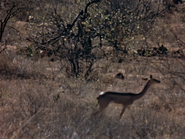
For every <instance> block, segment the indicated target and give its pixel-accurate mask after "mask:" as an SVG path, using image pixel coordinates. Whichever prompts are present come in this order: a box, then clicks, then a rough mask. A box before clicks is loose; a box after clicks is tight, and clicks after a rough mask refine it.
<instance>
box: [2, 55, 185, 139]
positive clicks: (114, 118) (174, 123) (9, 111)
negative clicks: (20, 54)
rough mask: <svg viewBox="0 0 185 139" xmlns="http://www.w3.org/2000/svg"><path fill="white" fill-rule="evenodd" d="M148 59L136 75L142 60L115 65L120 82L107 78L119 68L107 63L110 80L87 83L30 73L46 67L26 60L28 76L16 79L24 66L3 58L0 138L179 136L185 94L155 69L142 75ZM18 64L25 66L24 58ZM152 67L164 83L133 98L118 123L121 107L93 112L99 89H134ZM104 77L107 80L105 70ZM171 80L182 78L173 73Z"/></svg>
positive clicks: (138, 88) (139, 85)
mask: <svg viewBox="0 0 185 139" xmlns="http://www.w3.org/2000/svg"><path fill="white" fill-rule="evenodd" d="M1 58H2V57H1ZM3 58H5V56H3ZM15 58H16V57H15ZM148 60H149V59H148ZM152 60H153V59H151V60H149V61H148V63H147V65H148V66H146V67H145V68H144V69H142V70H138V71H140V72H141V74H140V75H137V74H136V73H137V72H136V71H135V70H134V69H140V68H142V67H143V65H145V64H144V63H145V62H143V64H139V65H138V64H137V62H136V63H135V62H130V63H129V64H128V65H126V64H124V63H122V64H123V67H122V66H118V67H119V68H123V69H124V70H125V73H126V74H125V79H124V80H119V79H116V78H114V77H113V76H111V78H110V77H109V76H110V75H109V74H111V75H114V73H116V72H117V70H115V71H113V67H115V65H116V64H115V65H114V64H110V65H109V66H108V65H107V66H106V67H107V72H108V71H109V72H110V73H109V74H108V75H107V79H106V80H108V81H106V80H105V79H103V80H97V81H85V80H83V78H82V79H80V78H79V79H74V78H67V77H65V76H64V77H63V78H61V77H60V78H56V80H55V81H53V80H51V78H41V77H42V76H34V73H37V74H41V72H40V71H41V69H42V67H43V66H44V65H40V67H41V69H39V68H38V69H32V70H31V68H30V67H32V66H33V65H32V66H31V64H30V63H24V64H26V65H30V66H28V67H27V68H25V70H24V73H25V75H26V76H28V77H29V78H19V77H18V74H17V73H19V72H20V70H22V68H20V67H21V66H20V67H19V66H18V65H15V64H13V59H11V58H5V59H4V66H1V71H2V69H3V70H4V71H6V74H3V73H4V72H2V73H1V80H0V93H1V97H0V102H1V103H0V104H1V105H0V115H1V116H0V129H1V130H0V131H1V133H0V134H1V137H2V138H15V139H16V138H70V139H71V138H74V139H75V138H76V139H78V138H89V139H90V138H101V139H107V138H114V139H115V138H117V139H119V138H121V139H122V138H150V139H151V138H152V139H155V138H161V139H162V138H176V139H178V138H179V139H181V138H183V137H184V133H185V131H184V130H185V128H184V127H185V125H184V124H183V123H184V114H185V113H184V109H185V107H184V106H185V103H184V102H183V101H180V98H181V100H184V97H185V95H184V93H183V91H182V90H181V91H180V89H179V88H178V87H174V88H172V87H171V85H170V83H171V81H170V80H169V77H165V76H164V75H162V74H159V73H156V69H153V70H149V71H148V72H147V73H146V71H147V70H148V69H151V68H152V66H153V64H154V63H151V61H152ZM158 60H159V59H158ZM27 61H29V60H27ZM18 62H20V63H21V64H23V63H22V62H25V59H24V60H23V61H22V62H21V60H20V61H18ZM29 62H30V61H29ZM42 62H43V63H42ZM146 62H147V61H146ZM174 62H175V61H174ZM149 63H151V65H150V64H149ZM158 63H160V60H159V62H155V64H156V66H157V65H158ZM164 63H167V62H164ZM40 64H45V62H44V60H43V61H40ZM105 64H106V62H105ZM5 65H6V66H5ZM133 65H135V66H133ZM176 66H177V65H176ZM2 67H3V68H2ZM129 67H130V68H129ZM132 68H134V69H133V70H132ZM179 68H180V66H179ZM15 69H16V70H15ZM152 71H153V73H154V74H153V75H154V76H155V77H156V78H160V80H161V81H162V83H161V85H158V86H156V87H155V88H153V89H150V90H149V93H148V94H146V96H144V97H143V98H142V100H139V101H136V102H135V103H134V104H133V105H132V106H131V107H130V109H127V110H126V112H125V113H124V115H123V117H122V119H121V120H120V121H119V120H118V117H119V113H120V111H121V107H117V106H116V107H115V106H114V105H110V106H109V107H108V108H107V110H106V112H105V114H104V115H103V116H101V117H96V116H94V115H93V113H94V112H96V110H97V107H96V104H97V101H96V97H97V96H98V94H99V92H100V91H102V90H117V91H129V92H133V93H134V92H135V93H138V92H139V91H140V90H141V89H142V88H143V86H144V84H145V82H146V81H142V80H141V77H146V75H149V73H151V72H152ZM154 71H155V72H154ZM49 72H51V71H47V72H44V74H45V76H46V75H50V73H49ZM9 73H11V74H9ZM27 73H32V74H27ZM138 73H139V72H138ZM142 73H145V75H142ZM37 74H36V75H37ZM42 74H43V72H42ZM101 74H102V73H101ZM98 75H99V74H98ZM98 75H96V76H98ZM104 76H105V77H104V78H106V74H105V75H104ZM6 77H8V79H9V80H7V79H6ZM33 77H35V78H33ZM173 79H175V80H180V78H177V77H174V78H173ZM167 84H169V85H170V86H168V85H167ZM177 89H179V91H178V90H177ZM173 91H175V92H173ZM161 98H162V99H161ZM176 100H179V103H178V104H176V103H175V101H176ZM115 108H116V109H115Z"/></svg>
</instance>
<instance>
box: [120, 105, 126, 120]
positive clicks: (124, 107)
mask: <svg viewBox="0 0 185 139" xmlns="http://www.w3.org/2000/svg"><path fill="white" fill-rule="evenodd" d="M125 109H126V106H124V105H123V109H122V111H121V113H120V117H119V119H121V117H122V115H123V113H124V111H125Z"/></svg>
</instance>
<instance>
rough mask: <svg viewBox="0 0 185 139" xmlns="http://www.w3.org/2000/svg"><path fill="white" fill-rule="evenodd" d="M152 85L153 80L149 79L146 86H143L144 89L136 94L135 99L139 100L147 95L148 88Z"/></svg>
mask: <svg viewBox="0 0 185 139" xmlns="http://www.w3.org/2000/svg"><path fill="white" fill-rule="evenodd" d="M151 85H152V82H151V81H150V80H149V81H148V82H147V83H146V85H145V87H144V88H143V90H142V91H141V92H140V93H139V94H136V95H135V96H134V100H137V99H140V98H141V97H143V96H144V95H145V93H146V92H147V90H148V88H149V87H150V86H151Z"/></svg>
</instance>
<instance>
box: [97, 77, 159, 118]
mask: <svg viewBox="0 0 185 139" xmlns="http://www.w3.org/2000/svg"><path fill="white" fill-rule="evenodd" d="M155 83H160V81H159V80H156V79H153V78H152V76H150V79H149V80H148V82H147V83H146V85H145V87H144V88H143V90H142V91H141V92H140V93H138V94H133V93H119V92H114V91H107V92H104V93H103V94H100V95H99V96H98V97H97V99H98V104H99V111H98V112H97V113H99V112H102V111H103V110H104V109H105V108H106V107H107V106H108V105H109V103H110V102H114V103H117V104H122V105H123V109H122V111H121V113H120V117H119V118H120V119H121V117H122V115H123V113H124V111H125V109H126V108H127V107H128V106H129V105H131V104H133V102H134V101H135V100H137V99H140V98H141V97H143V96H144V95H145V93H146V92H147V90H148V88H149V87H150V86H152V85H153V84H155Z"/></svg>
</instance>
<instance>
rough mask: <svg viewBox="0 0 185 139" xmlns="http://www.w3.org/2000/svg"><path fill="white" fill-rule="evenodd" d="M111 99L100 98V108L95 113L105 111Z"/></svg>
mask: <svg viewBox="0 0 185 139" xmlns="http://www.w3.org/2000/svg"><path fill="white" fill-rule="evenodd" d="M109 102H110V101H109V100H107V99H102V100H99V102H98V104H99V110H98V111H97V112H96V113H95V115H97V114H99V113H100V114H102V113H103V111H104V110H105V108H107V106H108V105H109Z"/></svg>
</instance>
